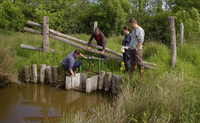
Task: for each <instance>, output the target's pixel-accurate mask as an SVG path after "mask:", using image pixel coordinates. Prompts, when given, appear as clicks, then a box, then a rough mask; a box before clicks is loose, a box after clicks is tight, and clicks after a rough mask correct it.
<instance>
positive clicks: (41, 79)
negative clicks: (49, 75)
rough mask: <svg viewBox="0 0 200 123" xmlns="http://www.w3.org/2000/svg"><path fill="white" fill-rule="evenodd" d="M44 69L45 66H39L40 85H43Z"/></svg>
mask: <svg viewBox="0 0 200 123" xmlns="http://www.w3.org/2000/svg"><path fill="white" fill-rule="evenodd" d="M45 69H46V65H45V64H41V66H40V83H42V84H44V78H45Z"/></svg>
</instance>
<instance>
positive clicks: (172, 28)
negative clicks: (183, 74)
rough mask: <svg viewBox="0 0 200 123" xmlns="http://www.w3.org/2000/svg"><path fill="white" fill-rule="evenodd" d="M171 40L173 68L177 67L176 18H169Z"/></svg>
mask: <svg viewBox="0 0 200 123" xmlns="http://www.w3.org/2000/svg"><path fill="white" fill-rule="evenodd" d="M168 23H169V31H170V40H171V66H172V68H175V67H176V30H175V23H174V17H173V16H172V17H168Z"/></svg>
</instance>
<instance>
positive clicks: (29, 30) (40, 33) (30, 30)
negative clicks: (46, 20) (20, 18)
mask: <svg viewBox="0 0 200 123" xmlns="http://www.w3.org/2000/svg"><path fill="white" fill-rule="evenodd" d="M23 30H24V31H27V32H32V33H36V34H39V35H42V32H41V31H38V30H36V29H32V28H28V27H24V28H23Z"/></svg>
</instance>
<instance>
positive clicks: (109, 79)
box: [105, 72, 112, 91]
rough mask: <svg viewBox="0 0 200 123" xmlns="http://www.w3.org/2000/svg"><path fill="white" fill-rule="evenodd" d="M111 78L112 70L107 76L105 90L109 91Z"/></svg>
mask: <svg viewBox="0 0 200 123" xmlns="http://www.w3.org/2000/svg"><path fill="white" fill-rule="evenodd" d="M111 78H112V73H111V72H108V73H107V76H106V85H105V91H109V87H110V82H111Z"/></svg>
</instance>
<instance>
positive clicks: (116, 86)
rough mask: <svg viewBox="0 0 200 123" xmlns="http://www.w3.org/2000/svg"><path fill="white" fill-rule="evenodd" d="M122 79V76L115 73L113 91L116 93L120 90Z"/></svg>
mask: <svg viewBox="0 0 200 123" xmlns="http://www.w3.org/2000/svg"><path fill="white" fill-rule="evenodd" d="M121 81H122V76H120V75H113V77H112V93H113V94H115V93H117V91H118V90H119V87H120V82H121Z"/></svg>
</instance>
